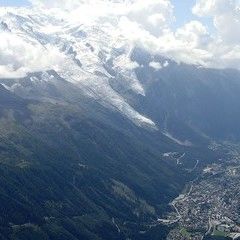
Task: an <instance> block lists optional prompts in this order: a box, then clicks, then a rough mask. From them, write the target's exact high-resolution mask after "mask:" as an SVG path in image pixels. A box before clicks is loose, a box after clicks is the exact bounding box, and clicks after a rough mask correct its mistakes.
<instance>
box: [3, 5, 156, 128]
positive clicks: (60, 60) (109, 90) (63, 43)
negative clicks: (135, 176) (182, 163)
mask: <svg viewBox="0 0 240 240" xmlns="http://www.w3.org/2000/svg"><path fill="white" fill-rule="evenodd" d="M109 21H111V24H110V22H109ZM0 22H1V34H4V35H5V37H8V35H11V37H12V38H13V36H14V37H15V39H16V42H14V43H9V44H12V45H14V46H15V47H16V51H19V48H21V47H22V46H23V49H22V50H21V51H22V54H25V55H27V57H25V58H24V57H23V59H19V60H18V59H17V60H15V61H16V62H14V63H12V64H11V63H9V68H13V69H14V71H15V72H17V73H19V75H20V76H21V75H22V76H24V75H27V74H28V73H30V72H31V71H32V72H34V71H42V72H44V71H45V73H43V74H42V81H51V79H52V78H53V76H51V75H48V74H47V73H46V70H54V71H56V72H57V74H58V75H59V76H60V77H62V78H63V79H65V80H66V81H68V82H70V83H72V84H74V85H75V86H76V88H80V89H81V92H82V94H84V95H85V96H87V97H89V98H93V99H95V100H96V101H98V102H99V103H101V104H102V105H103V106H105V107H107V108H111V109H112V110H115V111H118V112H120V113H121V114H123V115H124V116H125V117H127V118H129V119H130V120H131V121H133V122H134V123H135V124H136V125H138V126H147V127H150V128H153V129H157V126H156V124H155V123H154V122H153V121H152V120H151V119H150V118H149V117H148V116H144V115H142V114H140V113H139V112H138V111H137V110H136V109H134V107H133V106H131V103H130V102H128V100H127V99H126V98H125V97H124V96H123V95H122V94H121V93H123V92H127V91H131V92H133V93H134V94H137V95H142V96H144V95H145V90H144V87H143V85H142V84H141V83H140V82H139V80H138V79H137V77H136V74H135V69H136V68H138V67H140V66H139V65H138V64H137V63H136V62H134V61H132V60H131V54H132V50H133V46H131V44H129V43H128V42H127V41H126V40H125V39H124V37H123V36H121V34H120V33H118V32H117V30H115V29H114V19H110V20H109V19H108V20H105V19H99V21H98V22H97V24H96V22H95V23H89V24H86V23H85V24H78V23H76V22H74V23H73V22H71V21H69V20H68V19H67V18H61V16H58V15H56V16H54V15H51V16H49V15H48V14H45V13H44V12H37V11H34V10H32V9H31V10H30V9H13V8H6V9H5V11H4V10H2V12H1V14H0ZM12 35H13V36H12ZM31 51H32V53H31ZM32 54H35V56H33V57H32V56H31V55H32ZM9 55H10V56H8V57H9V58H11V54H9ZM12 55H14V53H13V54H12ZM28 55H30V57H28ZM28 58H29V59H28ZM29 65H30V66H29ZM31 80H32V81H35V80H36V81H37V79H35V78H31ZM20 85H21V82H19V83H18V84H15V85H14V86H13V87H12V88H11V90H12V91H17V88H18V87H20ZM114 86H118V90H119V91H117V90H116V89H114Z"/></svg>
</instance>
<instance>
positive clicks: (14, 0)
mask: <svg viewBox="0 0 240 240" xmlns="http://www.w3.org/2000/svg"><path fill="white" fill-rule="evenodd" d="M26 5H28V1H26V0H0V6H26Z"/></svg>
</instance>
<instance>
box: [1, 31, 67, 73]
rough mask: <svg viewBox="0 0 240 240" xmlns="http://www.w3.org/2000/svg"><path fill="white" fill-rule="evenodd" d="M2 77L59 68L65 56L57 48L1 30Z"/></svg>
mask: <svg viewBox="0 0 240 240" xmlns="http://www.w3.org/2000/svg"><path fill="white" fill-rule="evenodd" d="M0 34H1V44H0V77H2V78H3V77H16V76H18V77H22V76H24V75H26V73H28V72H34V71H41V70H48V69H54V68H57V65H58V64H61V63H62V62H63V59H64V57H63V56H62V54H60V53H59V52H58V50H56V49H55V48H53V47H51V48H49V49H47V46H45V47H43V46H41V45H40V44H33V43H31V42H28V41H24V40H23V39H22V38H21V37H18V36H17V35H16V34H12V33H9V32H1V31H0Z"/></svg>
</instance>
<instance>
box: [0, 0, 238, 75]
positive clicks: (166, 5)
mask: <svg viewBox="0 0 240 240" xmlns="http://www.w3.org/2000/svg"><path fill="white" fill-rule="evenodd" d="M31 2H32V4H33V8H32V9H28V10H27V11H28V15H31V14H33V15H36V14H35V13H36V12H37V13H38V14H44V12H46V10H48V11H49V13H50V15H51V18H55V20H56V22H58V23H59V22H61V21H63V26H62V28H63V27H64V25H78V26H83V28H84V26H86V27H87V28H89V27H91V28H94V27H95V28H99V29H102V30H104V31H105V32H107V33H109V37H111V38H112V42H115V43H116V45H119V43H120V42H122V41H123V40H124V42H125V43H128V44H129V45H131V46H139V47H142V48H145V49H146V50H147V51H150V52H152V53H154V54H160V55H164V56H167V57H170V58H173V59H174V60H176V61H178V62H180V61H183V62H186V63H190V64H201V65H203V66H206V67H220V68H224V67H232V68H238V69H239V68H240V64H239V60H240V44H239V39H240V31H236V29H239V28H240V10H239V6H238V4H237V2H236V1H234V0H198V1H197V2H196V4H195V6H194V7H193V10H192V11H193V13H194V14H195V15H198V16H199V17H200V20H199V19H198V20H194V19H193V20H192V21H190V22H188V23H186V24H185V25H183V26H181V27H179V28H178V29H173V28H172V24H173V22H174V21H175V16H174V5H173V4H172V2H171V1H170V0H149V1H141V0H135V1H134V0H126V1H123V0H119V1H118V0H115V1H110V0H89V1H86V0H65V1H63V0H53V1H46V0H31ZM4 11H5V10H1V12H4ZM8 11H10V12H11V10H8ZM31 11H32V13H31ZM206 16H207V17H210V18H212V20H213V23H214V26H215V29H216V31H215V32H214V33H213V32H211V31H210V30H209V29H208V26H205V25H204V24H203V23H202V22H201V17H203V18H204V17H206ZM40 21H41V20H40ZM229 26H231V28H229ZM58 27H59V28H61V26H60V25H59V26H58ZM46 31H47V27H46ZM46 34H51V33H49V32H46ZM99 34H100V33H99ZM1 35H2V36H3V37H2V39H3V44H2V46H1V47H0V51H1V56H2V57H1V63H0V64H1V72H5V73H6V72H8V71H10V72H11V73H12V72H13V73H14V72H15V73H16V74H17V73H18V74H23V73H24V72H26V71H35V70H37V69H40V68H43V69H45V68H48V67H49V68H52V67H53V66H55V67H56V66H57V65H58V64H59V60H60V59H62V53H61V52H60V51H59V49H57V48H55V46H54V44H53V43H52V42H51V41H50V42H45V43H44V44H43V45H42V44H39V43H32V42H29V41H25V39H22V38H21V37H20V36H18V34H15V33H14V32H13V33H11V34H10V33H8V34H6V33H1ZM16 38H17V39H18V38H19V39H18V40H17V41H16ZM20 38H21V39H20ZM48 38H49V39H50V38H51V37H50V36H48ZM99 38H102V39H101V41H99V43H102V42H104V41H105V40H104V38H105V36H104V34H103V35H102V36H99ZM3 46H4V47H3ZM95 47H97V48H102V46H95ZM5 49H7V51H4V52H3V50H5ZM23 49H25V50H24V51H23ZM44 52H47V54H43V53H44ZM6 55H7V56H6ZM46 55H48V56H51V57H50V58H47V59H45V58H46V57H45V56H46ZM55 56H56V57H55ZM59 56H61V57H59ZM54 58H56V59H57V60H55V61H54V60H53V59H54ZM9 59H11V60H9ZM36 59H37V61H36ZM49 59H51V60H49ZM10 62H11V63H10Z"/></svg>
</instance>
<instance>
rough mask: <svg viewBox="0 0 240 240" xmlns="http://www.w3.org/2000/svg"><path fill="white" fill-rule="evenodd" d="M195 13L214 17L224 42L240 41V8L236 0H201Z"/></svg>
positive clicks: (236, 42)
mask: <svg viewBox="0 0 240 240" xmlns="http://www.w3.org/2000/svg"><path fill="white" fill-rule="evenodd" d="M193 13H195V14H197V15H198V16H202V17H203V16H208V17H212V18H213V23H214V26H215V27H216V30H217V34H218V35H219V37H220V38H221V39H222V40H223V41H224V42H226V43H235V44H238V43H239V39H240V31H238V29H240V9H239V3H237V1H236V0H199V1H198V2H197V4H196V5H195V6H194V8H193Z"/></svg>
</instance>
